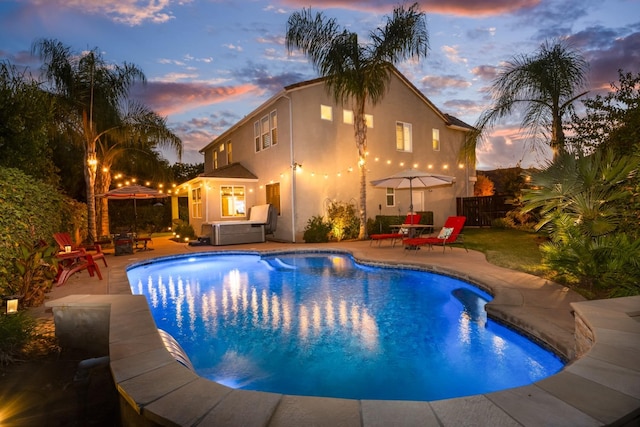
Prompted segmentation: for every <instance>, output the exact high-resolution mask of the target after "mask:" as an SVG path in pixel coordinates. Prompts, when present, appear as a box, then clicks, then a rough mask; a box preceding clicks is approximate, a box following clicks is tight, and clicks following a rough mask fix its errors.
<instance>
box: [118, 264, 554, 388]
mask: <svg viewBox="0 0 640 427" xmlns="http://www.w3.org/2000/svg"><path fill="white" fill-rule="evenodd" d="M127 273H128V276H129V281H130V283H131V287H132V291H133V293H136V294H144V295H146V297H147V299H148V301H149V305H150V308H151V310H152V313H153V315H154V318H155V320H156V323H157V325H158V327H159V328H160V329H163V330H166V331H167V332H169V333H170V334H171V335H173V336H174V337H175V338H176V339H177V341H178V342H179V343H180V344H181V346H182V347H183V348H184V349H185V350H186V352H187V354H188V355H189V357H190V359H191V361H192V362H193V365H194V367H195V369H196V371H197V372H198V374H199V375H201V376H203V377H206V378H208V379H211V380H213V381H217V382H220V383H222V384H225V385H228V386H231V387H237V388H243V389H250V390H260V391H272V392H278V393H286V394H299V395H309V396H331V397H345V398H357V399H395V400H437V399H444V398H449V397H456V396H465V395H471V394H480V393H485V392H490V391H495V390H499V389H504V388H510V387H516V386H521V385H525V384H530V383H532V382H535V381H538V380H540V379H542V378H544V377H546V376H549V375H552V374H554V373H556V372H558V371H559V370H560V369H562V366H563V364H562V362H561V361H560V360H559V359H558V358H557V357H556V356H555V355H553V354H552V353H550V352H548V351H546V350H545V349H543V348H541V347H539V346H537V345H536V344H534V343H532V342H530V341H529V340H527V339H525V338H524V337H522V336H520V335H518V334H516V333H514V332H513V331H511V330H510V329H508V328H505V327H503V326H502V325H500V324H497V323H495V322H493V321H492V320H490V319H487V318H486V315H485V312H484V304H485V303H486V302H487V301H489V300H490V299H491V297H490V295H488V294H486V293H484V292H482V291H481V290H479V289H478V288H476V287H474V286H471V285H469V284H467V283H464V282H462V281H460V280H457V279H453V278H450V277H447V276H440V275H436V274H431V273H427V272H422V271H412V270H400V269H391V268H378V267H370V266H364V265H361V264H358V263H355V262H354V261H353V259H352V258H351V257H350V256H347V255H342V254H326V253H323V254H320V253H316V254H312V255H309V254H306V255H297V254H291V253H289V254H280V255H277V256H275V255H274V256H260V255H256V254H249V253H242V254H207V255H202V256H197V257H183V258H174V259H171V260H165V261H160V262H155V263H151V264H145V265H142V266H139V267H135V268H132V269H129V270H128V272H127ZM434 291H438V292H434Z"/></svg>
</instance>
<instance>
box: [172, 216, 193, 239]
mask: <svg viewBox="0 0 640 427" xmlns="http://www.w3.org/2000/svg"><path fill="white" fill-rule="evenodd" d="M173 231H174V232H175V233H176V235H178V236H180V240H184V239H185V237H188V238H189V240H193V239H195V238H196V232H195V230H194V229H193V226H192V225H191V224H189V223H188V222H186V221H182V220H178V221H177V223H176V225H175V227H174V229H173Z"/></svg>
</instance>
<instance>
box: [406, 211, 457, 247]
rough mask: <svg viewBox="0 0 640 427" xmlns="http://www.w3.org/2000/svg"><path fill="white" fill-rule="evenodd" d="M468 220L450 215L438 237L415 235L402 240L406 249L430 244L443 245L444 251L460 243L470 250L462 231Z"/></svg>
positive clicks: (431, 245)
mask: <svg viewBox="0 0 640 427" xmlns="http://www.w3.org/2000/svg"><path fill="white" fill-rule="evenodd" d="M466 220H467V218H466V217H464V216H450V217H449V218H447V220H446V221H445V223H444V226H443V227H442V230H440V233H439V234H438V236H436V237H415V238H413V239H404V240H403V241H402V243H403V245H404V247H405V249H418V248H419V247H420V246H425V245H429V249H432V248H433V246H442V251H443V252H444V250H445V249H446V247H447V246H449V249H451V245H452V244H454V243H460V244H462V246H463V247H464V250H465V251H467V252H469V250H468V249H467V246H466V245H465V244H464V239H463V238H462V235H461V234H460V232H461V231H462V227H464V223H465V221H466Z"/></svg>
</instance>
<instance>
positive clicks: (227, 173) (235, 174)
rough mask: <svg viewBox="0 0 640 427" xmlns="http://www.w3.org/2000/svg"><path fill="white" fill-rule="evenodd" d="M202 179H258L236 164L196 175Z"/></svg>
mask: <svg viewBox="0 0 640 427" xmlns="http://www.w3.org/2000/svg"><path fill="white" fill-rule="evenodd" d="M198 176H199V177H202V178H227V179H258V177H257V176H255V175H254V174H253V172H251V171H250V170H249V169H247V168H245V167H244V166H242V164H240V163H238V162H236V163H231V164H229V165H225V166H222V167H220V168H218V169H216V170H214V171H212V172H208V173H203V174H200V175H198Z"/></svg>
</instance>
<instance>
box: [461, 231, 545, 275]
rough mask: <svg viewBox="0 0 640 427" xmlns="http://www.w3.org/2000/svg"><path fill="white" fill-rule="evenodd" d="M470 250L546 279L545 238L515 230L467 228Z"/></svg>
mask: <svg viewBox="0 0 640 427" xmlns="http://www.w3.org/2000/svg"><path fill="white" fill-rule="evenodd" d="M463 233H464V242H465V244H466V245H467V248H469V249H474V250H477V251H480V252H483V253H484V254H485V255H486V257H487V261H489V262H490V263H492V264H495V265H498V266H501V267H507V268H511V269H513V270H519V271H524V272H526V273H530V274H535V275H536V276H542V277H546V276H547V274H548V272H549V271H548V269H546V268H545V267H543V266H542V257H541V255H540V250H539V249H538V245H539V244H540V243H541V242H543V241H544V239H545V237H544V235H543V234H541V233H532V232H527V231H520V230H514V229H506V230H502V229H493V228H465V229H464V232H463Z"/></svg>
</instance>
